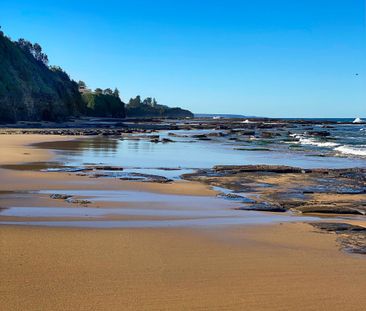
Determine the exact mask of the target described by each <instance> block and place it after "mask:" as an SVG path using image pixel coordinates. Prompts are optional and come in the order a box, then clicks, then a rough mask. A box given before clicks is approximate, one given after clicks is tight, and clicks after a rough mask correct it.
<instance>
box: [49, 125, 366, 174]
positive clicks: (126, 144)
mask: <svg viewBox="0 0 366 311" xmlns="http://www.w3.org/2000/svg"><path fill="white" fill-rule="evenodd" d="M171 132H173V131H171ZM176 132H178V133H179V134H181V135H185V134H186V133H187V132H189V131H176ZM197 132H198V133H201V132H202V131H195V133H197ZM204 132H207V131H204ZM211 132H212V131H211ZM190 134H191V135H192V133H190ZM160 137H168V136H167V133H166V132H163V133H160ZM170 138H172V139H174V140H175V141H176V142H172V143H164V144H163V143H152V142H150V141H149V139H142V138H140V139H137V138H136V140H131V139H123V140H122V139H116V138H105V137H102V138H101V137H97V138H85V139H81V140H78V141H75V142H67V143H65V142H64V143H63V142H57V143H53V144H52V145H50V144H44V146H45V147H47V148H52V149H53V150H55V151H56V154H57V160H58V161H60V162H62V163H64V164H65V165H67V166H76V167H80V166H83V165H85V164H103V165H112V166H122V167H124V168H126V169H130V171H136V172H143V173H153V174H157V175H161V176H165V177H168V178H173V179H175V178H177V177H178V176H179V175H180V174H183V173H186V172H187V171H186V170H191V169H197V168H211V167H212V166H214V165H219V164H220V165H247V164H275V165H289V166H298V167H303V168H345V167H355V166H359V167H366V159H356V158H342V157H335V156H327V157H318V156H309V154H305V153H300V152H291V151H289V150H284V149H283V146H277V147H276V148H277V149H275V148H274V147H271V148H272V149H274V150H272V149H271V151H245V150H236V148H238V147H240V146H239V145H238V143H232V142H228V141H227V140H226V139H222V138H215V139H212V140H211V141H200V140H192V139H191V138H190V137H184V138H182V137H170ZM160 168H179V169H183V170H185V171H181V172H179V171H166V170H161V169H160ZM141 170H146V171H141ZM148 170H149V171H148ZM152 170H153V171H152Z"/></svg>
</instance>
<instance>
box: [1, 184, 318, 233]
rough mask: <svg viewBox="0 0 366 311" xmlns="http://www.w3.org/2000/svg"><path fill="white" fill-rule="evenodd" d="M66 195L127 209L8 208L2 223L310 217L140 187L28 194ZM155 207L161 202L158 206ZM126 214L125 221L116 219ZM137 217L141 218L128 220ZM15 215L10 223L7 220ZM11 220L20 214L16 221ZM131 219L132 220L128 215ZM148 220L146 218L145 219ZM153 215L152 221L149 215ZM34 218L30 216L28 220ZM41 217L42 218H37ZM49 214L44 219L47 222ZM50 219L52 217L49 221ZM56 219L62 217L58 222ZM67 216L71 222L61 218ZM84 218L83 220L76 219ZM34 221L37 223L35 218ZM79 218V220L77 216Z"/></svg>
mask: <svg viewBox="0 0 366 311" xmlns="http://www.w3.org/2000/svg"><path fill="white" fill-rule="evenodd" d="M55 193H58V194H67V195H71V196H77V197H78V198H83V199H87V200H90V201H92V202H117V203H118V202H119V203H121V204H122V203H126V202H127V203H131V204H130V205H127V206H126V207H118V204H117V206H116V207H112V208H108V207H99V208H97V207H90V206H88V207H80V206H78V205H75V206H74V207H27V205H26V202H28V200H29V199H30V197H28V198H27V197H25V200H24V203H25V205H24V206H16V207H9V208H6V209H4V210H2V211H0V219H1V217H4V218H3V220H0V224H2V225H36V226H61V227H100V228H118V227H120V228H140V227H196V226H199V227H206V226H220V225H240V224H266V223H272V222H273V223H275V222H286V221H310V220H315V219H316V218H314V217H299V216H293V215H291V214H281V215H280V214H275V213H261V212H243V211H238V210H235V209H234V208H235V207H237V206H238V203H236V202H232V201H229V200H225V199H221V198H217V197H203V196H180V195H166V194H159V193H150V192H143V191H96V190H68V191H65V190H63V191H50V190H44V191H40V192H33V193H29V196H32V195H47V196H49V195H50V194H55ZM156 206H159V207H158V208H156ZM121 216H124V218H126V219H125V220H115V219H113V217H114V218H116V217H117V218H118V217H121ZM136 216H138V217H139V218H142V219H141V220H136V219H132V218H133V217H136ZM8 217H13V219H12V221H8V220H7V219H6V218H8ZM14 217H15V218H18V219H19V220H18V219H16V220H14ZM128 217H131V220H129V219H128ZM144 217H145V218H146V220H145V219H144ZM152 217H153V219H151V218H152ZM32 218H33V220H32ZM40 218H45V221H42V220H40ZM46 218H47V220H46ZM49 218H53V220H52V221H50V220H49ZM57 218H59V219H61V218H62V221H59V220H58V219H57ZM65 218H69V219H70V221H65ZM80 218H81V219H83V218H84V219H85V220H80ZM35 219H37V221H35ZM76 219H77V220H76Z"/></svg>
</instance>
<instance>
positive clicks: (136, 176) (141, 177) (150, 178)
mask: <svg viewBox="0 0 366 311" xmlns="http://www.w3.org/2000/svg"><path fill="white" fill-rule="evenodd" d="M119 179H120V180H130V181H141V182H153V183H162V184H165V183H170V182H172V180H171V179H169V178H166V177H164V176H159V175H152V174H143V173H129V176H126V177H121V178H119Z"/></svg>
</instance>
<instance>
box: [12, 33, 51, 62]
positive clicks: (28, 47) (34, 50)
mask: <svg viewBox="0 0 366 311" xmlns="http://www.w3.org/2000/svg"><path fill="white" fill-rule="evenodd" d="M15 43H16V44H17V45H18V46H19V47H20V48H21V49H23V50H24V51H26V52H28V53H29V54H31V55H32V56H33V57H34V58H35V59H36V60H37V61H39V62H42V63H43V64H45V65H46V66H47V65H48V56H47V55H46V54H45V53H43V52H42V47H41V46H40V45H39V44H38V43H35V44H32V43H31V42H29V41H27V40H25V39H23V38H20V39H19V40H18V41H17V42H15Z"/></svg>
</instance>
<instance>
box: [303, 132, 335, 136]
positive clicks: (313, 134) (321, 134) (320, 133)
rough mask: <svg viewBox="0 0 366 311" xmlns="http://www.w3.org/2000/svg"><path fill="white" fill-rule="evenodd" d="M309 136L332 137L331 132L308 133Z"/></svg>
mask: <svg viewBox="0 0 366 311" xmlns="http://www.w3.org/2000/svg"><path fill="white" fill-rule="evenodd" d="M307 134H308V135H310V136H316V137H328V136H330V132H328V131H308V132H307Z"/></svg>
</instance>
